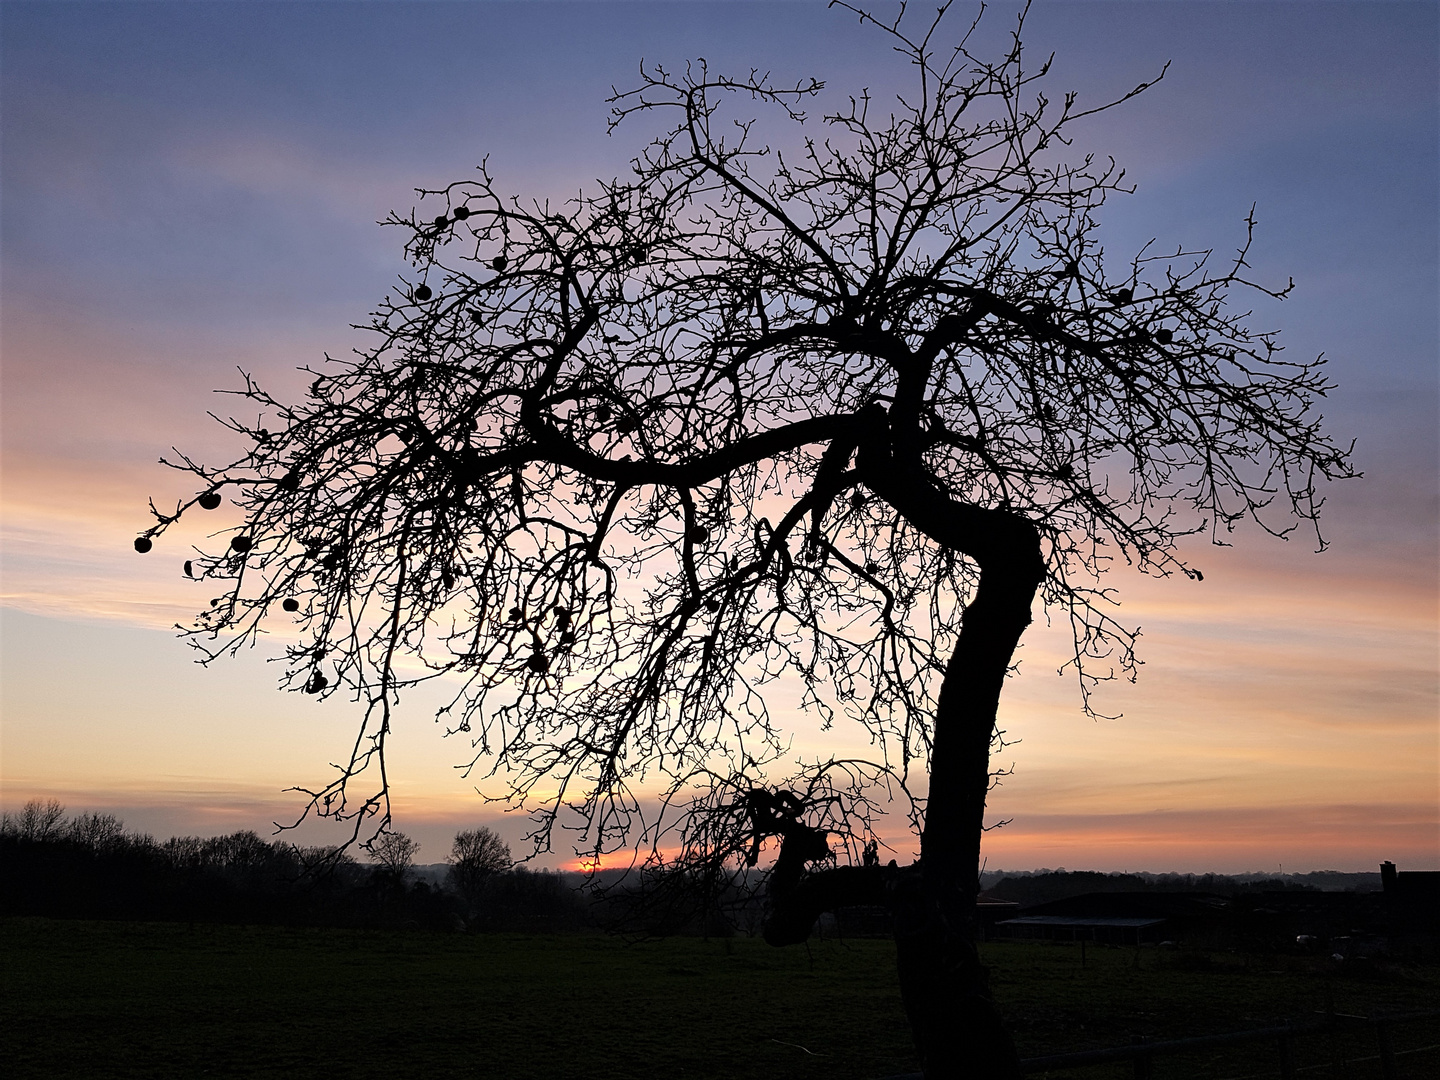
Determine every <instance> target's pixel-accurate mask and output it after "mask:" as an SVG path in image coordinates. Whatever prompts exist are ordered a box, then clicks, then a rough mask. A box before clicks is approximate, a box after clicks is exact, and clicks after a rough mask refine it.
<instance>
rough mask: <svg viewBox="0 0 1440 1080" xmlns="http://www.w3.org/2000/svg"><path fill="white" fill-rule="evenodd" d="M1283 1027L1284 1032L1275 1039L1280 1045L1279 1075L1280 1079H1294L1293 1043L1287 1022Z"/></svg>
mask: <svg viewBox="0 0 1440 1080" xmlns="http://www.w3.org/2000/svg"><path fill="white" fill-rule="evenodd" d="M1285 1029H1286V1030H1285V1034H1284V1035H1281V1036H1280V1038H1278V1039H1277V1040H1276V1042H1277V1043H1279V1045H1280V1076H1281V1080H1295V1055H1294V1053H1293V1050H1294V1043H1293V1040H1292V1039H1291V1037H1290V1030H1289V1029H1290V1024H1289V1023H1288V1022H1287V1023H1286V1024H1285Z"/></svg>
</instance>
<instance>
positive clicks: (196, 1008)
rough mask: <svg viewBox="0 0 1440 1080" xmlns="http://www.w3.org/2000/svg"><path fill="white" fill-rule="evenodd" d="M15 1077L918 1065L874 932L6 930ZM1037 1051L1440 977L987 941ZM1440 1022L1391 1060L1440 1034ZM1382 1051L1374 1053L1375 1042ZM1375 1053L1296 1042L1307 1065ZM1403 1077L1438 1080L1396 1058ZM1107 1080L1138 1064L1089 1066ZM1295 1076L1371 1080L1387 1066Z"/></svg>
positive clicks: (1435, 1066)
mask: <svg viewBox="0 0 1440 1080" xmlns="http://www.w3.org/2000/svg"><path fill="white" fill-rule="evenodd" d="M0 956H3V961H0V963H3V1004H0V1072H3V1074H4V1075H5V1076H7V1077H9V1078H12V1080H20V1078H25V1077H45V1078H59V1077H85V1078H95V1080H102V1078H106V1077H147V1078H148V1077H157V1078H159V1077H201V1076H206V1077H223V1076H245V1077H277V1078H278V1077H287V1078H294V1077H310V1076H321V1075H326V1076H331V1077H339V1078H347V1080H348V1078H363V1077H386V1078H394V1077H425V1078H426V1080H432V1078H443V1077H462V1076H463V1077H475V1078H506V1080H526V1078H536V1080H542V1078H546V1080H548V1078H555V1077H586V1078H609V1077H614V1078H617V1080H618V1078H621V1077H623V1078H625V1080H641V1078H647V1077H655V1078H666V1080H674V1078H680V1077H684V1078H687V1080H688V1078H700V1077H704V1078H716V1080H719V1078H725V1080H743V1078H748V1077H755V1078H759V1077H765V1078H775V1077H795V1078H808V1077H813V1078H817V1080H818V1078H821V1077H823V1078H825V1080H851V1078H853V1080H874V1078H876V1077H880V1076H885V1075H888V1074H891V1073H896V1072H906V1071H910V1070H912V1069H914V1068H915V1064H914V1059H913V1057H912V1056H911V1053H910V1047H909V1040H908V1035H907V1033H906V1029H905V1024H904V1021H903V1018H902V1015H901V1011H900V1002H899V995H898V991H897V988H896V982H895V976H894V967H893V960H892V950H891V946H890V944H889V943H888V942H886V941H883V940H853V941H834V940H825V941H816V942H814V943H812V944H811V945H810V947H809V948H808V950H807V949H806V948H798V949H785V950H777V949H771V948H769V947H767V946H765V945H764V944H763V943H761V942H759V941H756V940H753V939H748V938H733V939H729V940H711V941H703V940H699V939H695V938H676V939H671V940H668V941H663V942H643V943H638V944H628V943H626V942H624V941H621V940H619V939H616V938H612V937H605V936H601V935H568V936H548V937H539V936H537V937H525V936H515V935H503V936H502V935H494V936H490V935H460V934H455V935H443V934H426V933H406V932H387V931H347V930H302V929H286V928H274V927H235V926H215V925H196V926H186V925H184V924H165V923H97V922H73V921H52V920H45V919H5V920H0ZM987 960H988V962H989V963H990V964H991V966H992V969H993V971H994V973H995V992H996V995H997V997H998V998H999V999H1000V1002H1001V1005H1002V1008H1003V1009H1004V1010H1005V1013H1006V1015H1007V1016H1009V1017H1010V1018H1011V1020H1012V1023H1013V1024H1014V1028H1015V1031H1016V1035H1017V1038H1018V1039H1019V1040H1020V1043H1021V1053H1022V1054H1023V1055H1024V1056H1027V1057H1029V1056H1035V1055H1040V1054H1047V1053H1058V1052H1064V1051H1069V1050H1077V1049H1085V1048H1090V1047H1099V1046H1112V1045H1117V1044H1125V1043H1128V1042H1130V1040H1131V1037H1132V1036H1134V1035H1145V1036H1149V1037H1151V1038H1156V1039H1166V1038H1177V1037H1183V1036H1187V1035H1199V1034H1207V1033H1211V1032H1223V1031H1233V1030H1238V1029H1243V1028H1248V1027H1254V1026H1260V1025H1264V1024H1267V1023H1269V1022H1272V1021H1275V1020H1278V1019H1284V1018H1287V1017H1288V1018H1292V1019H1298V1018H1301V1017H1305V1016H1310V1015H1313V1013H1314V1011H1315V1010H1318V1009H1322V1008H1324V1007H1325V1005H1326V1002H1327V995H1328V1000H1329V1001H1331V1002H1333V1005H1334V1007H1335V1009H1336V1010H1337V1011H1339V1012H1342V1013H1347V1012H1348V1013H1364V1014H1369V1013H1373V1012H1376V1011H1388V1010H1396V1011H1398V1010H1405V1009H1411V1010H1413V1009H1421V1008H1433V1007H1435V1006H1436V1005H1437V1004H1440V973H1437V971H1436V969H1435V968H1433V967H1430V968H1399V967H1395V968H1381V969H1380V970H1378V971H1376V970H1372V971H1370V972H1366V973H1355V974H1347V973H1343V972H1341V973H1336V972H1335V971H1333V970H1331V969H1330V968H1328V967H1327V966H1326V964H1325V963H1323V962H1321V961H1319V960H1312V959H1307V958H1300V957H1294V958H1273V957H1265V958H1256V957H1251V958H1249V959H1248V960H1246V959H1244V958H1241V957H1236V956H1231V955H1226V954H1204V953H1188V952H1175V951H1171V950H1159V949H1149V948H1147V949H1144V950H1141V951H1139V952H1137V951H1136V950H1133V949H1129V950H1121V949H1105V948H1096V947H1094V946H1091V947H1090V949H1089V950H1087V957H1086V966H1085V967H1084V968H1083V969H1082V968H1081V966H1080V953H1079V950H1078V948H1076V947H1075V946H1072V945H1020V944H1002V945H995V946H990V947H988V951H987ZM1435 1027H1436V1025H1434V1024H1433V1023H1432V1024H1431V1025H1429V1027H1428V1029H1427V1027H1426V1025H1424V1024H1421V1025H1416V1024H1411V1025H1408V1027H1406V1028H1403V1029H1400V1030H1397V1031H1396V1034H1395V1038H1396V1043H1397V1048H1398V1049H1400V1050H1402V1051H1403V1050H1407V1049H1411V1048H1414V1047H1419V1046H1422V1045H1429V1044H1430V1043H1435V1042H1440V1037H1437V1036H1436V1032H1435ZM1367 1038H1368V1040H1369V1041H1367ZM1336 1053H1343V1054H1344V1056H1346V1057H1348V1058H1352V1059H1353V1058H1356V1057H1364V1056H1366V1055H1373V1054H1374V1053H1375V1049H1374V1041H1373V1036H1369V1035H1368V1033H1367V1034H1366V1035H1365V1037H1358V1036H1357V1038H1356V1039H1355V1040H1353V1041H1351V1042H1350V1043H1348V1044H1346V1045H1340V1046H1332V1045H1331V1044H1330V1043H1329V1042H1328V1041H1327V1040H1326V1039H1325V1038H1324V1037H1321V1038H1319V1039H1316V1040H1311V1041H1310V1042H1309V1043H1306V1044H1302V1046H1301V1050H1300V1062H1299V1064H1300V1065H1301V1066H1302V1067H1303V1066H1306V1065H1319V1064H1326V1063H1330V1062H1332V1060H1333V1055H1335V1054H1336ZM1398 1060H1399V1063H1400V1076H1401V1077H1405V1078H1409V1080H1422V1078H1429V1077H1437V1076H1440V1054H1437V1053H1436V1052H1435V1051H1433V1050H1432V1051H1430V1052H1427V1053H1418V1054H1415V1053H1411V1054H1404V1053H1402V1054H1401V1056H1400V1057H1399V1059H1398ZM1064 1075H1067V1076H1074V1077H1077V1078H1081V1080H1092V1078H1098V1077H1101V1076H1123V1075H1133V1071H1132V1070H1130V1069H1128V1068H1127V1069H1118V1070H1117V1069H1115V1068H1113V1067H1112V1068H1111V1069H1110V1070H1109V1071H1107V1070H1104V1069H1090V1070H1084V1071H1081V1072H1074V1073H1067V1074H1064ZM1155 1075H1156V1077H1157V1078H1165V1077H1187V1078H1188V1077H1196V1078H1200V1077H1214V1078H1216V1080H1225V1078H1230V1077H1240V1076H1250V1075H1271V1076H1274V1075H1278V1073H1277V1071H1276V1069H1275V1051H1274V1049H1273V1047H1271V1046H1267V1045H1255V1046H1251V1047H1246V1048H1238V1049H1231V1050H1228V1051H1225V1052H1224V1053H1215V1052H1211V1053H1207V1054H1203V1055H1195V1056H1192V1057H1190V1058H1186V1059H1167V1060H1162V1061H1160V1062H1157V1064H1156V1073H1155ZM1301 1075H1302V1076H1317V1077H1330V1076H1336V1075H1349V1076H1355V1077H1371V1076H1374V1077H1378V1076H1379V1075H1380V1073H1379V1069H1378V1066H1377V1065H1376V1064H1375V1063H1368V1064H1367V1063H1363V1062H1362V1063H1360V1064H1358V1065H1353V1066H1351V1067H1350V1068H1349V1069H1348V1070H1347V1071H1345V1072H1343V1073H1342V1072H1337V1071H1336V1070H1335V1069H1333V1068H1325V1069H1315V1070H1313V1071H1307V1072H1303V1073H1301Z"/></svg>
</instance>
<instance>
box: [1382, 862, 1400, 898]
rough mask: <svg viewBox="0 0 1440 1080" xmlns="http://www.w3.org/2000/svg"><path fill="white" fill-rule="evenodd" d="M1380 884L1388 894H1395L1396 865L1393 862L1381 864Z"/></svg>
mask: <svg viewBox="0 0 1440 1080" xmlns="http://www.w3.org/2000/svg"><path fill="white" fill-rule="evenodd" d="M1380 884H1381V885H1382V886H1383V887H1384V889H1385V891H1386V892H1387V893H1393V892H1394V891H1395V886H1396V884H1397V882H1396V880H1395V864H1394V863H1393V862H1382V863H1381V864H1380Z"/></svg>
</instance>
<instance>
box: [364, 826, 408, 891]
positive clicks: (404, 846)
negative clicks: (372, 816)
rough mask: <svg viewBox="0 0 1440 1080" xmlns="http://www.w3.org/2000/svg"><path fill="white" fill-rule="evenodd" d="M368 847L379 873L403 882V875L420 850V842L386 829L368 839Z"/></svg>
mask: <svg viewBox="0 0 1440 1080" xmlns="http://www.w3.org/2000/svg"><path fill="white" fill-rule="evenodd" d="M368 848H369V851H370V857H371V858H372V859H374V860H375V864H376V866H377V867H378V868H379V870H380V873H382V874H383V875H384V876H385V877H386V878H389V879H391V880H392V881H395V882H399V883H401V884H403V883H404V881H405V875H406V874H407V873H408V872H409V870H410V868H411V867H412V866H414V865H415V855H416V853H417V852H418V851H419V850H420V842H419V841H418V840H412V839H411V838H410V837H408V836H406V835H405V834H404V833H402V832H396V831H395V830H394V829H386V830H385V831H384V832H382V833H381V834H380V835H379V836H377V837H375V839H373V840H372V841H370V843H369V845H368Z"/></svg>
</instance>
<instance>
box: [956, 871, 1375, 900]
mask: <svg viewBox="0 0 1440 1080" xmlns="http://www.w3.org/2000/svg"><path fill="white" fill-rule="evenodd" d="M1372 879H1373V881H1372ZM982 886H983V888H984V890H985V895H986V896H988V897H990V898H991V899H994V900H1009V901H1012V902H1014V903H1017V904H1019V905H1020V906H1021V907H1028V906H1029V905H1031V904H1045V903H1049V902H1050V901H1052V900H1065V899H1068V898H1069V897H1072V896H1083V895H1085V894H1087V893H1107V892H1114V893H1118V892H1155V893H1177V892H1186V893H1196V892H1199V893H1211V894H1213V895H1216V896H1245V895H1253V894H1258V893H1275V892H1321V891H1332V892H1334V891H1342V890H1345V891H1354V892H1371V891H1378V890H1379V889H1380V875H1379V874H1378V873H1376V874H1344V873H1340V872H1338V871H1322V872H1320V873H1315V874H1304V875H1301V874H1291V875H1284V876H1277V877H1263V876H1261V875H1258V874H1237V875H1229V874H1118V873H1117V874H1105V873H1100V872H1097V871H1094V870H1045V871H1037V872H1034V873H1029V874H1005V873H999V874H986V875H985V876H984V878H983V879H982Z"/></svg>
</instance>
